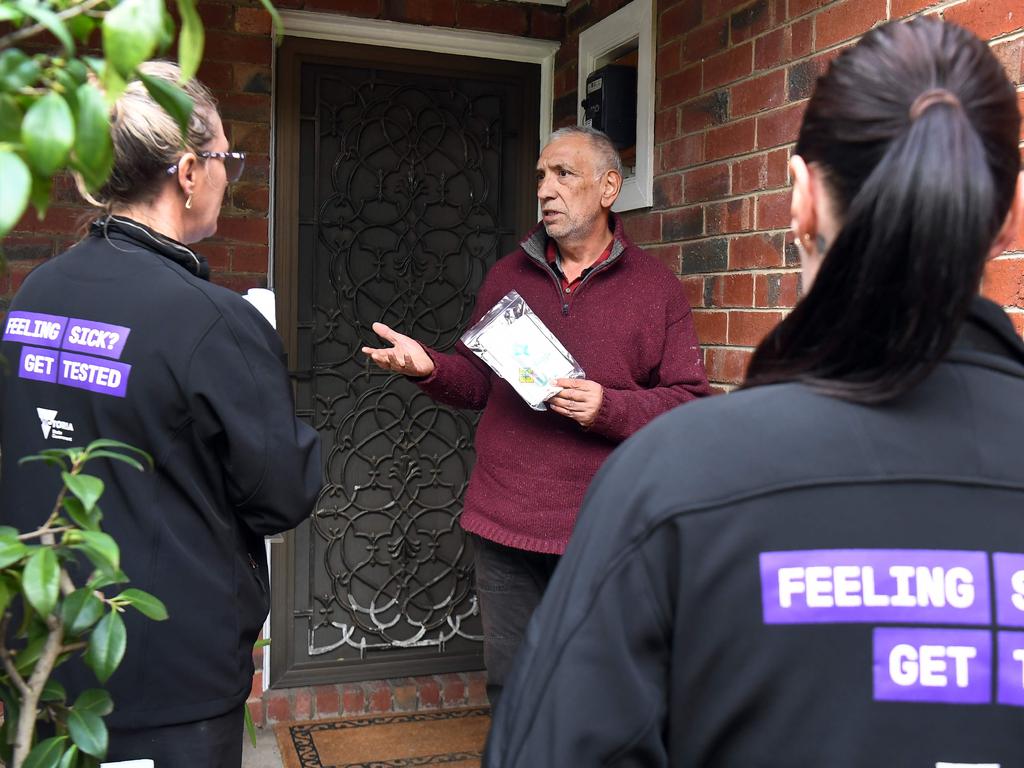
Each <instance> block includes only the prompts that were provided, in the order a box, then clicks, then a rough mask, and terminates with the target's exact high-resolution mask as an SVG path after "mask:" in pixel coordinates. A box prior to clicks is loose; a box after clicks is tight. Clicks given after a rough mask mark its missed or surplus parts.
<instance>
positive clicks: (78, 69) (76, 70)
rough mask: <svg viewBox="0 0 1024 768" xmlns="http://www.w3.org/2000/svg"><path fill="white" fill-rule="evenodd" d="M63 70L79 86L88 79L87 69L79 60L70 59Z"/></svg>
mask: <svg viewBox="0 0 1024 768" xmlns="http://www.w3.org/2000/svg"><path fill="white" fill-rule="evenodd" d="M76 18H77V17H76ZM64 68H65V69H66V70H67V71H68V74H70V75H71V76H72V77H73V78H75V82H76V83H78V84H79V85H81V84H82V83H84V82H85V81H86V80H88V79H89V68H88V67H87V66H85V63H84V62H83V61H82V60H81V59H71V61H69V62H68V63H67V64H65V65H64Z"/></svg>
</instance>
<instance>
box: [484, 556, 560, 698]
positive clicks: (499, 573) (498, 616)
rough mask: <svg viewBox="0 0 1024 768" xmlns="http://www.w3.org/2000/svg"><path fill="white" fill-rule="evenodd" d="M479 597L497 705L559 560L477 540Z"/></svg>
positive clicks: (489, 687)
mask: <svg viewBox="0 0 1024 768" xmlns="http://www.w3.org/2000/svg"><path fill="white" fill-rule="evenodd" d="M473 545H474V548H475V553H476V554H475V567H476V596H477V600H478V601H479V603H480V617H481V618H482V619H483V625H484V664H485V665H486V666H487V698H488V699H489V700H490V702H491V707H492V708H495V707H497V705H498V699H499V698H500V697H501V690H502V687H503V686H504V685H505V679H506V678H507V677H508V673H509V671H510V670H511V668H512V662H513V661H514V660H515V657H516V653H517V652H518V650H519V646H520V645H521V644H522V642H523V635H524V634H525V633H526V625H527V624H528V623H529V622H530V617H531V616H532V615H533V612H534V610H535V609H536V608H537V606H538V605H539V604H540V599H541V598H542V597H543V596H544V590H545V589H546V588H547V586H548V582H549V581H551V575H552V574H553V573H554V572H555V566H556V565H558V561H559V559H560V557H559V555H545V554H541V553H539V552H527V551H526V550H522V549H513V548H511V547H505V546H502V545H501V544H496V543H495V542H493V541H488V540H487V539H481V538H480V537H479V536H474V537H473Z"/></svg>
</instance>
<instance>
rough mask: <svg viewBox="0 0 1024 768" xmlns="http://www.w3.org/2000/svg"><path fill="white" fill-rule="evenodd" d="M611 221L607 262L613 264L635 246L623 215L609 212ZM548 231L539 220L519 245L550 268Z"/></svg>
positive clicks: (546, 267) (543, 265)
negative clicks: (625, 226) (610, 247)
mask: <svg viewBox="0 0 1024 768" xmlns="http://www.w3.org/2000/svg"><path fill="white" fill-rule="evenodd" d="M608 216H609V223H610V224H611V227H612V233H613V234H612V237H613V239H612V252H611V254H610V255H609V256H608V258H607V259H606V260H605V264H608V265H610V264H612V263H613V262H615V261H618V260H619V257H620V256H622V254H623V253H625V252H626V249H628V248H632V247H633V242H632V241H631V240H630V239H629V237H628V236H627V235H626V230H625V228H624V227H623V226H622V217H620V216H619V215H618V214H617V213H609V214H608ZM549 239H550V238H548V233H547V232H546V231H544V223H543V222H538V223H537V225H536V226H534V228H533V229H531V230H530V231H529V232H528V233H527V235H526V237H525V238H524V239H523V241H522V242H521V243H520V244H519V246H520V247H521V248H522V249H523V251H524V252H525V253H526V255H527V256H529V257H530V259H531V260H532V261H535V262H537V263H538V264H539V265H540V266H541V267H543V268H544V269H550V267H549V266H548V260H547V247H548V240H549Z"/></svg>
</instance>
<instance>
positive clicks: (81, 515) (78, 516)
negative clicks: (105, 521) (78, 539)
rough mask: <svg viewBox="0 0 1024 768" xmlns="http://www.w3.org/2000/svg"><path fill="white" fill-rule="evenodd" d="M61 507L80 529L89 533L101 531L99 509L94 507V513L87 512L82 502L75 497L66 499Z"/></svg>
mask: <svg viewBox="0 0 1024 768" xmlns="http://www.w3.org/2000/svg"><path fill="white" fill-rule="evenodd" d="M60 505H61V506H62V507H63V508H64V511H65V512H67V513H68V517H70V518H71V520H72V521H73V522H74V523H75V525H77V526H78V527H79V528H84V529H85V530H87V531H98V530H99V529H100V514H99V507H93V508H92V512H86V511H85V507H84V506H83V505H82V502H80V501H79V500H78V499H76V498H74V497H65V498H64V500H63V501H61V503H60Z"/></svg>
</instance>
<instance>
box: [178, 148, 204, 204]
mask: <svg viewBox="0 0 1024 768" xmlns="http://www.w3.org/2000/svg"><path fill="white" fill-rule="evenodd" d="M198 169H199V162H198V158H197V157H196V156H195V154H194V153H192V152H186V153H185V154H183V155H182V156H181V158H180V159H179V160H178V174H177V178H178V186H180V187H181V191H182V193H184V195H185V196H186V197H188V196H189V195H191V194H192V193H193V192H194V191H195V186H196V172H197V171H198Z"/></svg>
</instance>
